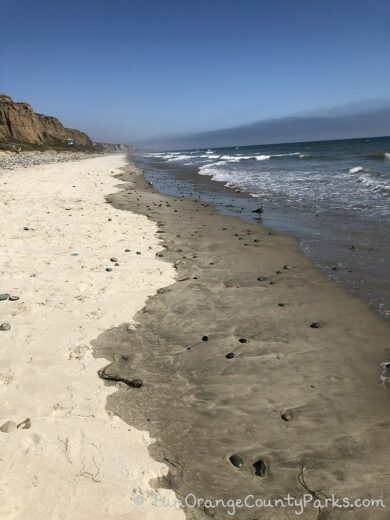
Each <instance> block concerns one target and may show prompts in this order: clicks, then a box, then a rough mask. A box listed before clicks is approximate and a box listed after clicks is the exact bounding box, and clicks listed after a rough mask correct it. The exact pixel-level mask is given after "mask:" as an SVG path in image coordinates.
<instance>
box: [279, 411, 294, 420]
mask: <svg viewBox="0 0 390 520" xmlns="http://www.w3.org/2000/svg"><path fill="white" fill-rule="evenodd" d="M281 418H282V419H283V421H291V419H292V415H291V413H290V412H284V413H282V415H281Z"/></svg>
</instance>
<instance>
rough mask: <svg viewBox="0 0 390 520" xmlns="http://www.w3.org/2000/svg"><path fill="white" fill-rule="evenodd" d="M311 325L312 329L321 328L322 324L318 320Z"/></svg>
mask: <svg viewBox="0 0 390 520" xmlns="http://www.w3.org/2000/svg"><path fill="white" fill-rule="evenodd" d="M310 327H311V328H312V329H319V328H320V324H319V323H318V321H315V322H314V323H311V324H310Z"/></svg>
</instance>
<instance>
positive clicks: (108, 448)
mask: <svg viewBox="0 0 390 520" xmlns="http://www.w3.org/2000/svg"><path fill="white" fill-rule="evenodd" d="M67 158H68V157H67ZM125 164H126V161H125V158H124V157H123V156H120V155H111V156H99V157H98V158H85V159H83V160H80V161H73V162H71V161H70V162H58V163H55V164H40V165H30V166H29V165H27V167H23V166H21V167H19V168H15V169H13V170H12V171H10V170H3V171H2V172H1V176H0V184H1V190H0V198H1V202H2V210H1V211H2V219H1V220H2V224H3V242H4V244H5V247H3V248H2V249H1V252H0V272H1V289H0V292H1V293H2V294H8V293H9V294H11V296H18V297H19V299H18V300H16V301H10V300H8V299H7V298H6V299H5V300H4V299H2V301H0V322H1V323H9V324H10V327H11V328H10V330H7V329H4V330H2V331H0V339H1V345H2V348H1V358H2V359H1V370H0V395H1V406H0V426H1V428H0V430H1V431H0V458H1V460H2V472H1V476H0V516H1V518H2V519H4V520H6V519H8V520H22V519H25V518H29V519H31V520H38V519H39V520H45V519H49V518H50V519H53V518H58V519H62V520H68V519H69V520H71V519H72V520H73V519H74V518H76V517H79V516H80V517H82V518H83V519H85V520H88V519H90V520H97V519H101V520H103V519H105V520H106V519H111V520H119V519H123V518H124V517H125V516H126V518H129V519H131V518H134V519H136V518H139V515H140V513H142V514H143V515H144V518H145V519H149V518H154V517H155V515H158V517H159V518H162V519H164V520H165V519H167V520H168V519H169V520H182V519H183V517H184V515H183V513H182V512H181V511H180V510H176V509H166V508H161V507H152V506H150V505H148V504H145V506H143V507H142V508H140V506H139V505H137V503H136V502H134V501H133V497H134V496H137V497H141V498H142V499H143V497H144V496H151V495H153V496H158V497H160V498H166V499H167V498H169V499H171V500H173V499H174V495H173V493H172V491H170V490H167V489H156V490H155V489H152V488H151V487H150V480H151V479H152V480H153V479H156V478H161V477H163V476H164V475H165V474H166V472H167V466H166V465H164V464H160V463H158V462H155V461H154V460H153V459H152V458H151V456H150V455H149V453H148V446H149V445H150V444H151V443H152V442H153V439H152V438H151V437H150V435H149V433H148V432H147V431H145V430H144V431H138V430H136V429H135V428H133V427H131V426H128V425H127V424H125V423H124V422H123V421H122V420H121V418H120V417H119V416H117V415H116V414H113V413H111V412H110V411H107V410H106V409H105V405H106V399H107V398H108V396H109V395H110V394H111V393H112V392H113V391H115V390H116V388H115V387H114V388H111V387H110V386H109V385H106V384H105V382H104V381H103V380H101V379H99V377H98V371H99V370H100V369H102V368H103V367H104V366H106V365H107V360H106V359H96V358H95V357H94V356H93V353H92V347H91V341H92V340H94V339H95V338H96V337H97V336H98V335H99V334H101V333H102V332H103V331H106V330H109V329H110V328H111V327H116V326H118V325H120V324H123V323H126V327H131V326H133V324H134V322H133V316H134V314H135V313H136V312H137V311H139V310H140V309H141V308H142V307H143V305H144V302H145V300H146V298H147V297H148V296H150V295H152V294H153V293H155V291H156V290H157V289H158V288H159V287H161V286H164V285H166V284H170V283H172V282H173V275H174V273H173V269H172V267H171V266H169V265H168V264H164V263H162V262H161V261H159V259H158V258H156V257H155V253H156V252H158V251H159V250H160V248H161V246H160V244H159V240H158V236H157V235H156V233H155V231H156V226H155V224H153V223H152V222H150V221H148V220H147V219H146V218H145V217H142V216H140V215H134V214H131V213H129V212H127V213H124V212H123V213H121V212H119V211H118V210H115V209H114V208H112V206H111V205H109V204H107V203H106V201H105V195H107V194H109V193H112V192H113V191H115V190H117V189H118V187H117V186H116V185H117V181H116V179H115V178H114V176H113V175H114V174H115V173H117V172H119V171H120V170H119V169H120V168H121V167H122V166H124V165H125ZM126 248H129V249H131V251H130V252H128V253H125V252H124V251H125V249H126ZM136 251H138V252H139V253H140V254H136ZM115 257H117V259H118V262H113V261H112V259H113V258H115ZM116 264H118V265H116ZM124 281H125V282H126V283H123V282H124ZM122 326H123V325H122ZM120 385H122V383H118V384H117V387H119V386H120ZM124 386H126V385H124ZM126 389H127V390H129V389H128V387H126ZM131 390H132V391H133V392H138V391H140V390H139V389H131Z"/></svg>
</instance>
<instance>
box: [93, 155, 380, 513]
mask: <svg viewBox="0 0 390 520" xmlns="http://www.w3.org/2000/svg"><path fill="white" fill-rule="evenodd" d="M121 180H124V181H128V184H127V185H124V190H123V191H121V192H119V193H117V194H114V195H112V196H110V197H109V198H108V202H110V203H111V204H113V205H114V206H115V207H117V208H120V209H128V210H130V211H134V212H137V213H142V214H146V215H147V216H148V217H149V218H151V219H152V220H154V221H156V222H158V223H159V233H160V237H161V239H162V252H161V254H162V255H163V259H166V260H167V261H169V262H172V263H174V264H175V265H176V268H177V282H176V283H175V284H174V285H172V286H170V287H167V288H164V289H161V290H160V291H159V293H158V294H157V295H156V296H154V297H152V298H150V299H149V300H148V302H147V305H146V307H145V308H144V309H143V310H142V311H141V312H139V313H138V315H137V316H136V321H137V322H138V323H137V325H136V327H135V328H129V327H128V326H127V325H126V324H124V325H123V326H121V327H118V328H115V329H112V330H109V331H107V332H105V333H103V334H102V335H101V336H100V337H99V338H98V340H96V342H95V343H94V347H95V349H96V355H97V356H99V357H101V356H104V357H106V358H110V359H112V360H113V361H114V362H115V363H114V365H113V366H112V367H110V370H112V372H113V373H115V374H117V375H120V376H121V377H123V378H126V379H134V378H140V379H142V381H143V386H142V388H140V389H134V388H129V387H127V386H126V385H124V384H122V383H119V384H118V385H117V386H118V389H119V390H118V391H117V392H115V393H114V394H112V395H111V396H110V397H109V399H108V402H107V407H108V409H110V410H111V411H113V412H115V413H117V414H118V415H119V416H120V417H121V418H122V419H123V420H125V421H126V422H127V423H128V424H131V425H132V426H135V427H136V428H140V429H146V430H148V431H150V433H151V436H152V437H154V438H156V444H154V445H153V446H152V449H151V452H152V455H153V456H154V457H155V458H156V459H158V460H161V461H164V462H165V463H167V464H168V466H169V468H170V475H169V478H168V479H167V480H166V482H164V483H163V485H165V486H169V487H172V488H173V489H174V490H175V491H176V493H177V494H178V496H186V495H187V494H188V493H194V494H195V495H196V496H197V497H202V498H243V497H245V496H246V495H249V494H254V495H256V496H258V497H261V498H265V497H274V498H280V497H282V496H285V495H286V494H287V493H290V494H291V495H294V496H295V497H301V496H302V495H303V494H305V493H309V492H310V493H312V494H313V495H314V496H318V497H324V496H330V495H332V494H334V495H336V496H338V497H351V498H356V497H360V498H365V497H382V498H383V499H384V502H385V504H386V505H387V506H388V507H387V508H386V509H385V510H383V509H381V508H380V509H360V510H357V509H355V510H353V511H345V510H340V509H328V510H323V511H321V512H320V514H319V512H318V511H317V510H313V509H308V510H306V511H305V513H304V514H303V515H301V516H298V518H304V519H317V518H320V519H321V520H323V519H330V518H331V519H335V520H338V519H344V518H345V519H349V518H353V519H354V520H355V519H358V520H360V519H362V520H363V519H364V520H366V519H371V518H372V519H380V520H382V519H383V520H385V519H388V518H389V514H390V512H389V509H390V470H389V467H390V450H389V447H388V445H389V426H390V419H389V404H390V399H389V395H388V391H387V390H386V388H385V386H384V385H383V384H382V383H381V380H380V375H381V363H382V362H384V361H386V360H387V359H388V356H389V349H390V344H389V327H388V325H387V324H386V323H384V322H383V321H382V320H381V319H380V318H378V317H377V316H376V315H375V314H374V313H373V312H371V311H369V310H368V309H367V307H366V306H365V305H364V303H362V302H360V301H359V300H357V299H355V298H354V297H352V296H350V295H348V294H347V293H345V292H344V291H343V290H342V289H341V288H340V287H338V286H337V285H336V284H334V283H332V282H331V281H329V280H328V279H326V277H325V275H324V274H322V273H321V272H320V271H319V270H317V269H316V268H315V267H314V266H313V265H312V264H311V263H310V262H309V261H308V260H307V259H306V258H305V257H304V256H303V255H302V254H301V253H300V251H299V249H298V245H297V242H296V241H295V240H294V239H292V238H290V237H285V236H282V235H278V234H276V233H272V234H270V233H271V232H270V231H269V230H267V229H266V228H264V227H262V226H261V225H260V224H252V225H251V224H246V223H245V222H242V221H241V220H239V219H237V218H234V217H229V216H223V215H220V214H217V213H216V212H215V211H214V209H213V208H212V207H211V206H203V205H202V204H201V203H200V202H197V201H196V200H191V199H174V198H173V197H169V196H162V195H160V194H159V193H156V192H155V191H154V190H153V188H152V187H150V186H149V185H148V184H147V182H146V181H145V180H144V178H143V177H142V175H140V174H139V173H136V168H135V167H134V166H133V165H130V166H129V169H128V172H125V173H124V174H123V176H121ZM129 242H131V237H129ZM130 247H131V245H130ZM124 254H125V253H124ZM285 266H288V268H284V267H285ZM258 277H264V278H265V280H264V281H258ZM123 283H124V284H125V283H126V280H123ZM280 304H283V306H280ZM312 323H318V324H319V328H312V327H311V326H310V325H311V324H312ZM203 336H208V341H203V340H202V337H203ZM240 338H245V339H246V340H247V341H246V342H245V343H241V342H240V341H239V339H240ZM230 352H233V353H234V355H235V356H234V358H232V359H227V358H226V357H225V356H226V354H228V353H230ZM285 412H288V413H289V414H291V416H292V420H291V421H284V420H283V419H282V417H281V415H282V414H283V413H285ZM234 453H237V454H239V455H240V456H241V457H242V458H243V459H244V461H245V466H244V467H243V468H242V469H237V468H235V467H233V466H232V464H231V463H230V462H229V457H230V456H231V455H232V454H234ZM123 456H124V457H125V456H126V454H125V453H124V455H123ZM259 459H261V460H263V461H265V463H266V465H267V472H266V476H265V477H259V476H256V475H255V473H254V468H253V467H252V464H253V463H254V462H256V461H258V460H259ZM302 476H303V478H302ZM158 485H159V486H161V482H160V483H158ZM188 517H189V518H210V517H212V518H216V519H221V518H229V516H228V515H227V513H226V510H223V509H220V508H219V509H215V510H206V511H203V510H189V511H188ZM235 518H239V519H245V520H246V519H250V520H254V519H267V520H268V519H277V520H279V519H290V518H297V516H296V514H295V512H294V510H286V509H272V510H260V511H256V510H253V509H246V510H245V509H242V510H239V511H238V512H237V514H236V516H235Z"/></svg>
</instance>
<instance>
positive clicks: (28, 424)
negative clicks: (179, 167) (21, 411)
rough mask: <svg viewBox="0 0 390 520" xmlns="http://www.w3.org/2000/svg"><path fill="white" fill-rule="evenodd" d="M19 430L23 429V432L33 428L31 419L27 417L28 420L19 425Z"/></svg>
mask: <svg viewBox="0 0 390 520" xmlns="http://www.w3.org/2000/svg"><path fill="white" fill-rule="evenodd" d="M17 428H21V429H22V430H29V429H30V428H31V419H29V418H28V417H27V419H25V420H24V421H22V422H21V423H19V424H18V426H17Z"/></svg>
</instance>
